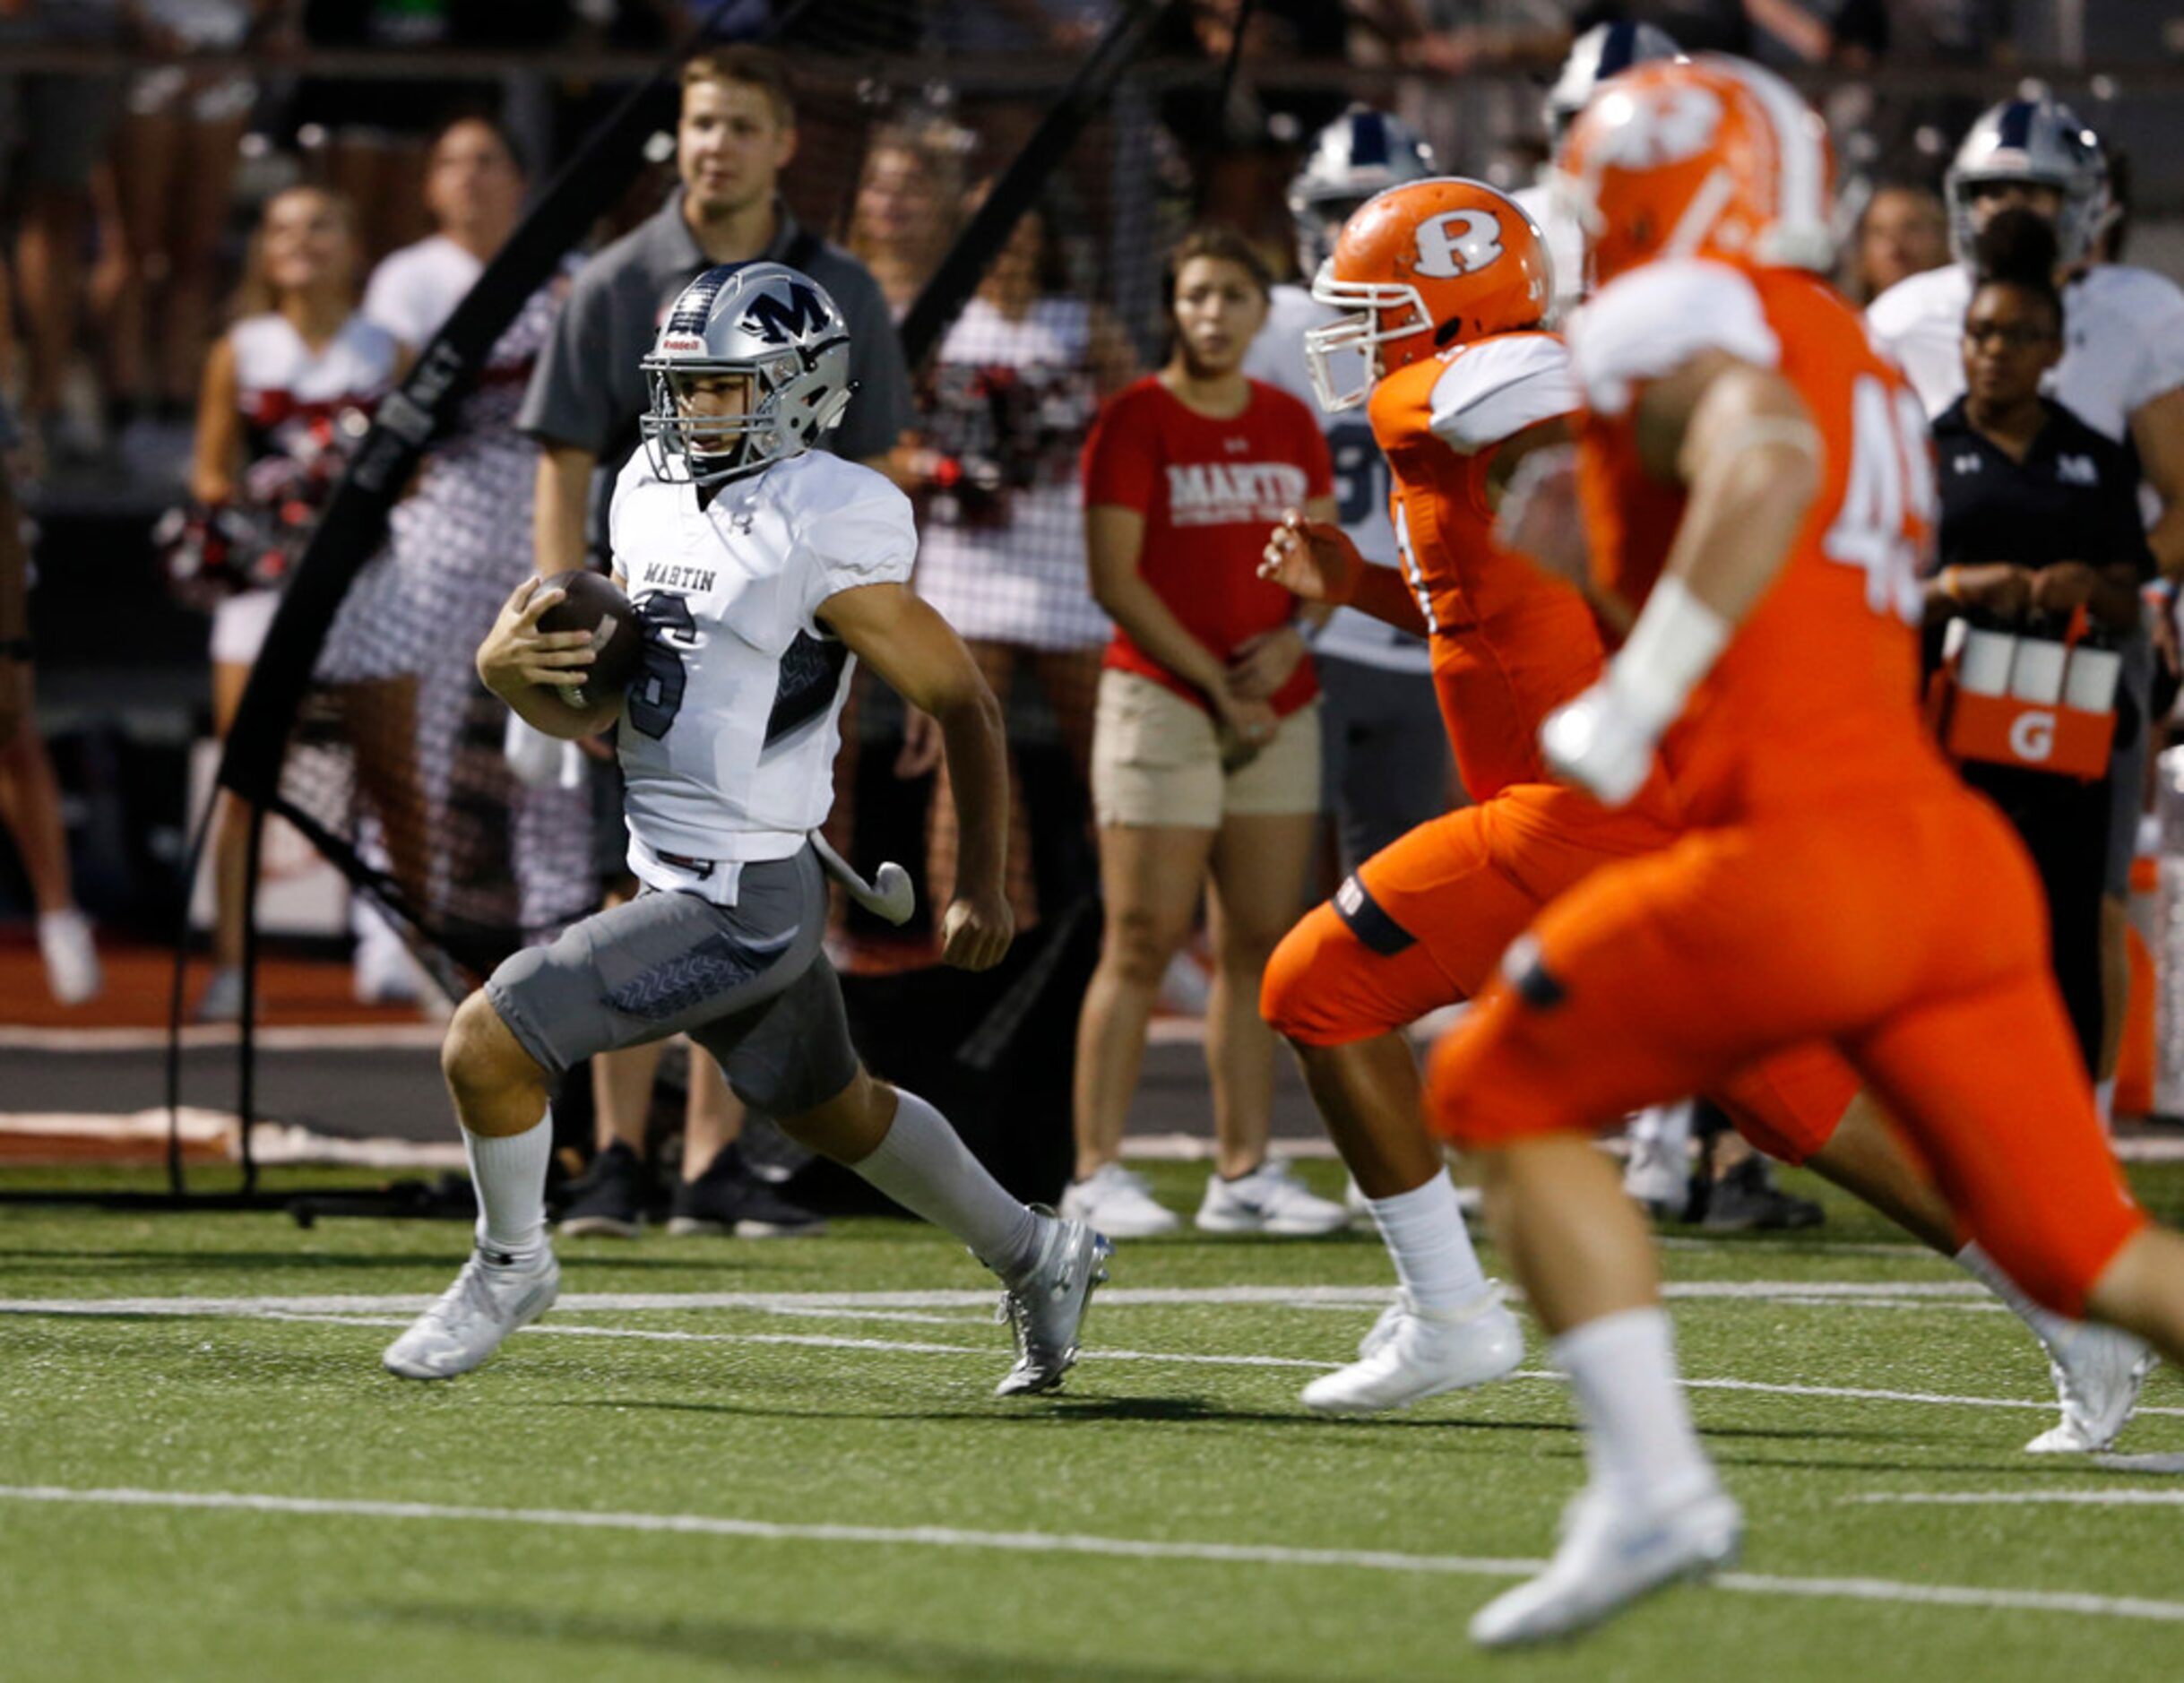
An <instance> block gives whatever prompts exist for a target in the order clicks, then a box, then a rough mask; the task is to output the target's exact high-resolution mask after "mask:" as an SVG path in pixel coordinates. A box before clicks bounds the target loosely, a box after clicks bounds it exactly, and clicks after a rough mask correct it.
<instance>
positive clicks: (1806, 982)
mask: <svg viewBox="0 0 2184 1683" xmlns="http://www.w3.org/2000/svg"><path fill="white" fill-rule="evenodd" d="M2046 947H2047V935H2046V923H2045V913H2044V911H2043V910H2042V902H2041V899H2040V890H2039V885H2038V882H2037V879H2036V878H2035V877H2034V876H2033V867H2032V864H2031V861H2030V860H2029V859H2027V858H2026V857H2025V855H2024V849H2023V847H2022V846H2021V845H2020V844H2019V843H2018V841H2017V840H2016V837H2015V836H2014V835H2013V834H2011V833H2010V832H2009V829H2008V827H2007V824H2004V822H2003V821H2002V819H2001V818H2000V816H1998V815H1997V814H1996V813H1995V812H1994V810H1993V809H1992V808H1991V807H1988V806H1987V805H1986V804H1985V803H1984V802H1982V801H1981V800H1979V799H1978V798H1976V797H1974V796H1973V795H1971V794H1970V793H1969V792H1967V791H1965V790H1962V789H1959V788H1956V787H1954V786H1950V787H1947V788H1944V787H1940V786H1938V785H1937V786H1936V787H1935V788H1934V789H1933V790H1930V791H1929V790H1917V791H1915V792H1914V793H1913V794H1912V797H1911V798H1904V799H1899V800H1894V801H1876V802H1873V803H1870V804H1862V803H1861V804H1857V805H1854V806H1851V807H1836V808H1834V809H1826V808H1816V809H1815V810H1812V811H1809V812H1801V813H1796V814H1792V815H1783V816H1771V817H1766V818H1760V819H1755V820H1753V821H1752V822H1749V823H1747V824H1740V825H1736V826H1731V827H1727V828H1722V829H1715V830H1701V831H1694V832H1691V833H1688V834H1687V835H1685V836H1684V837H1682V838H1681V839H1680V840H1679V841H1676V842H1675V843H1674V844H1673V845H1672V846H1671V847H1670V848H1669V849H1668V850H1665V851H1663V852H1661V853H1656V854H1653V855H1650V856H1648V857H1646V858H1644V859H1631V860H1627V861H1625V862H1622V863H1619V864H1617V865H1614V866H1610V867H1608V868H1605V869H1602V870H1601V871H1598V872H1596V873H1594V874H1593V876H1589V877H1588V878H1587V879H1586V880H1585V881H1584V883H1582V884H1580V885H1577V886H1576V887H1575V888H1574V889H1573V890H1571V892H1570V893H1568V894H1567V895H1565V896H1564V897H1562V898H1561V899H1559V900H1558V901H1557V902H1554V903H1553V904H1552V905H1550V907H1549V908H1548V909H1547V910H1546V911H1544V912H1543V913H1541V916H1540V918H1539V919H1538V920H1537V921H1536V922H1535V923H1534V924H1533V925H1532V928H1531V930H1530V931H1529V932H1527V934H1526V935H1525V936H1524V937H1523V938H1522V939H1520V940H1519V941H1517V942H1516V943H1515V944H1514V945H1512V946H1511V947H1510V949H1509V950H1508V952H1507V953H1506V954H1505V956H1504V959H1503V962H1502V964H1501V967H1500V973H1499V974H1498V977H1497V978H1496V979H1495V980H1494V981H1493V982H1491V983H1490V984H1489V986H1488V987H1487V988H1485V989H1484V990H1483V992H1482V993H1481V994H1480V997H1479V1000H1478V1003H1477V1004H1476V1005H1474V1006H1473V1007H1472V1010H1471V1011H1470V1012H1469V1013H1468V1014H1466V1016H1465V1019H1464V1021H1463V1023H1460V1024H1458V1025H1457V1027H1456V1028H1455V1030H1453V1031H1451V1032H1450V1033H1449V1034H1448V1035H1446V1037H1444V1039H1443V1040H1442V1041H1441V1043H1440V1045H1439V1046H1437V1048H1436V1049H1435V1050H1434V1053H1433V1057H1432V1058H1431V1060H1430V1063H1429V1071H1428V1082H1429V1101H1428V1106H1427V1113H1428V1117H1429V1121H1430V1122H1431V1124H1432V1126H1434V1128H1435V1130H1436V1131H1437V1132H1438V1133H1439V1134H1441V1135H1443V1136H1444V1137H1446V1138H1448V1139H1451V1140H1454V1141H1456V1142H1457V1143H1459V1144H1463V1145H1468V1146H1483V1147H1489V1148H1490V1147H1493V1146H1498V1145H1502V1144H1510V1143H1513V1142H1515V1141H1520V1140H1523V1139H1525V1138H1527V1137H1531V1136H1534V1135H1542V1134H1547V1133H1553V1132H1566V1131H1576V1130H1583V1131H1591V1130H1593V1129H1594V1128H1596V1127H1598V1126H1601V1125H1602V1124H1603V1123H1604V1122H1607V1121H1610V1120H1612V1119H1613V1118H1616V1117H1619V1116H1620V1115H1622V1114H1623V1113H1624V1112H1626V1111H1627V1110H1631V1109H1636V1108H1637V1107H1638V1106H1640V1105H1644V1104H1649V1103H1653V1102H1657V1101H1659V1100H1664V1099H1670V1098H1672V1097H1674V1096H1675V1095H1676V1094H1678V1093H1681V1092H1702V1091H1705V1090H1706V1089H1707V1088H1709V1087H1710V1086H1712V1085H1713V1084H1714V1083H1717V1082H1719V1081H1720V1080H1721V1078H1722V1075H1724V1074H1725V1073H1726V1072H1729V1071H1732V1070H1737V1069H1742V1068H1748V1067H1749V1066H1752V1065H1753V1064H1754V1063H1755V1062H1756V1061H1757V1060H1759V1059H1761V1058H1764V1057H1767V1056H1768V1055H1769V1054H1771V1053H1772V1052H1774V1050H1775V1049H1778V1048H1782V1047H1793V1046H1800V1045H1804V1044H1807V1043H1809V1042H1812V1041H1815V1040H1819V1041H1825V1042H1826V1043H1828V1044H1830V1045H1832V1046H1834V1048H1835V1049H1837V1050H1839V1051H1840V1053H1841V1054H1842V1056H1843V1058H1844V1059H1846V1060H1847V1061H1848V1063H1849V1064H1850V1066H1852V1068H1853V1069H1855V1070H1856V1071H1857V1072H1858V1074H1859V1075H1861V1076H1862V1077H1863V1078H1864V1080H1865V1081H1866V1083H1867V1084H1868V1085H1869V1086H1870V1087H1871V1089H1872V1090H1873V1092H1874V1093H1875V1095H1876V1096H1877V1097H1878V1099H1879V1100H1880V1101H1881V1102H1882V1104H1883V1105H1884V1106H1885V1107H1886V1109H1887V1110H1888V1112H1889V1114H1890V1115H1891V1116H1893V1117H1894V1118H1895V1119H1896V1122H1897V1125H1898V1126H1900V1127H1901V1128H1902V1129H1903V1132H1904V1133H1905V1135H1907V1136H1908V1138H1909V1141H1910V1143H1911V1144H1912V1147H1913V1148H1914V1149H1915V1150H1916V1151H1917V1152H1919V1153H1920V1155H1921V1157H1922V1158H1923V1159H1924V1160H1925V1161H1926V1162H1927V1163H1928V1165H1929V1167H1930V1169H1932V1171H1933V1174H1934V1177H1935V1179H1936V1181H1937V1182H1938V1185H1939V1186H1940V1187H1941V1190H1942V1192H1943V1194H1944V1195H1946V1196H1947V1198H1948V1200H1949V1202H1950V1204H1952V1205H1953V1206H1954V1207H1955V1211H1956V1213H1957V1214H1958V1216H1959V1217H1960V1218H1961V1219H1962V1220H1963V1221H1964V1222H1965V1223H1966V1225H1967V1226H1968V1227H1969V1228H1970V1230H1971V1232H1972V1235H1973V1238H1975V1239H1978V1240H1979V1242H1980V1243H1981V1246H1983V1247H1985V1248H1986V1249H1987V1251H1988V1252H1989V1253H1990V1255H1991V1256H1993V1257H1994V1258H1995V1260H1996V1261H1997V1262H1998V1263H1999V1264H2001V1265H2002V1267H2003V1268H2004V1269H2005V1270H2006V1271H2007V1273H2009V1274H2010V1275H2011V1277H2012V1278H2014V1279H2015V1280H2016V1282H2018V1284H2020V1285H2021V1286H2023V1287H2024V1290H2027V1291H2028V1292H2030V1293H2031V1294H2032V1295H2033V1297H2035V1298H2037V1299H2039V1300H2040V1301H2041V1302H2042V1303H2045V1304H2047V1305H2048V1306H2049V1307H2050V1308H2055V1309H2058V1310H2060V1311H2062V1312H2063V1313H2066V1314H2072V1315H2075V1314H2077V1313H2079V1312H2080V1310H2081V1309H2082V1308H2083V1306H2084V1302H2085V1292H2086V1290H2088V1289H2089V1288H2090V1287H2091V1286H2092V1284H2093V1282H2094V1281H2095V1280H2097V1279H2098V1278H2099V1277H2100V1274H2101V1273H2102V1270H2103V1269H2104V1268H2105V1267H2106V1266H2107V1265H2108V1264H2109V1262H2110V1261H2111V1259H2113V1257H2114V1256H2115V1255H2116V1253H2117V1252H2118V1251H2119V1249H2121V1248H2122V1247H2123V1245H2124V1243H2125V1241H2127V1240H2128V1239H2129V1238H2130V1237H2131V1236H2132V1235H2133V1234H2134V1233H2135V1232H2137V1230H2138V1228H2139V1227H2140V1225H2141V1224H2142V1223H2144V1222H2145V1220H2146V1217H2145V1213H2144V1212H2143V1211H2141V1210H2140V1209H2139V1208H2138V1206H2137V1204H2136V1203H2135V1202H2134V1200H2133V1199H2132V1197H2131V1195H2130V1192H2129V1190H2128V1187H2126V1186H2125V1184H2124V1181H2123V1178H2122V1174H2121V1171H2120V1170H2119V1169H2118V1167H2117V1164H2116V1161H2115V1158H2114V1156H2113V1155H2112V1153H2111V1152H2110V1151H2109V1148H2108V1143H2107V1141H2106V1139H2105V1138H2104V1137H2103V1135H2102V1131H2101V1125H2100V1120H2099V1118H2098V1117H2097V1116H2096V1115H2095V1113H2094V1110H2093V1097H2092V1094H2091V1092H2090V1091H2089V1090H2088V1088H2087V1086H2086V1083H2085V1075H2084V1071H2083V1066H2082V1065H2081V1064H2080V1063H2079V1061H2078V1059H2077V1056H2076V1049H2075V1042H2074V1041H2073V1040H2072V1038H2071V1031H2070V1024H2069V1021H2068V1019H2067V1016H2066V1015H2065V1014H2064V1011H2063V1005H2062V1000H2061V998H2060V997H2059V995H2058V993H2057V992H2056V988H2055V983H2054V981H2053V980H2052V978H2051V976H2050V971H2049V968H2048V962H2047V952H2046Z"/></svg>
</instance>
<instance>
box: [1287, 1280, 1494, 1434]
mask: <svg viewBox="0 0 2184 1683" xmlns="http://www.w3.org/2000/svg"><path fill="white" fill-rule="evenodd" d="M1358 1355H1359V1358H1360V1359H1358V1360H1356V1361H1353V1362H1351V1364H1350V1366H1349V1367H1347V1368H1338V1369H1337V1370H1336V1371H1334V1373H1330V1374H1325V1375H1323V1376H1322V1377H1319V1378H1317V1379H1315V1380H1313V1381H1312V1383H1311V1384H1310V1385H1307V1386H1305V1388H1304V1405H1305V1407H1307V1408H1308V1409H1310V1410H1311V1411H1313V1412H1314V1413H1316V1414H1377V1413H1379V1412H1380V1411H1382V1410H1383V1409H1399V1408H1403V1407H1405V1406H1407V1405H1408V1404H1410V1403H1417V1402H1421V1401H1423V1400H1424V1399H1425V1398H1427V1397H1429V1396H1438V1395H1440V1394H1441V1393H1442V1392H1444V1391H1462V1390H1465V1389H1467V1388H1469V1387H1470V1386H1472V1385H1485V1384H1487V1383H1488V1382H1489V1381H1490V1380H1494V1379H1498V1378H1500V1377H1502V1376H1503V1375H1504V1374H1506V1373H1508V1372H1510V1371H1512V1370H1513V1369H1514V1368H1515V1367H1516V1364H1517V1363H1518V1362H1520V1361H1522V1360H1524V1331H1523V1329H1522V1328H1521V1327H1519V1326H1518V1325H1517V1324H1516V1316H1514V1315H1512V1314H1510V1313H1509V1311H1508V1310H1507V1309H1506V1308H1503V1307H1502V1301H1501V1293H1500V1291H1499V1290H1498V1289H1497V1288H1496V1286H1495V1285H1494V1284H1493V1283H1492V1282H1489V1284H1488V1286H1487V1289H1486V1290H1484V1291H1482V1292H1480V1295H1479V1296H1478V1297H1477V1298H1476V1299H1473V1300H1472V1302H1470V1303H1467V1304H1465V1305H1464V1306H1463V1308H1455V1309H1421V1308H1416V1307H1415V1306H1414V1305H1413V1304H1412V1303H1411V1299H1410V1294H1409V1293H1407V1292H1400V1293H1398V1294H1397V1296H1396V1299H1395V1301H1394V1303H1393V1304H1392V1305H1390V1306H1389V1308H1387V1309H1386V1310H1385V1311H1384V1312H1383V1313H1382V1315H1381V1316H1380V1318H1379V1320H1377V1321H1376V1322H1375V1323H1374V1324H1373V1330H1372V1331H1371V1332H1369V1333H1366V1335H1365V1338H1364V1342H1361V1343H1360V1344H1359V1346H1358Z"/></svg>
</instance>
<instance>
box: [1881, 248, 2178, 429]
mask: <svg viewBox="0 0 2184 1683" xmlns="http://www.w3.org/2000/svg"><path fill="white" fill-rule="evenodd" d="M1971 306H1972V271H1971V270H1970V269H1969V268H1967V267H1965V266H1964V264H1962V263H1947V264H1945V265H1944V266H1943V267H1941V268H1939V269H1929V270H1928V271H1927V272H1925V273H1924V274H1915V275H1912V277H1911V278H1910V279H1909V280H1899V281H1897V282H1896V284H1895V285H1894V286H1892V287H1890V288H1889V289H1887V291H1886V292H1884V293H1882V294H1881V295H1880V297H1878V298H1875V299H1874V300H1873V302H1872V303H1871V304H1870V305H1869V306H1868V307H1867V309H1866V321H1867V323H1868V324H1869V325H1870V326H1871V328H1872V330H1873V336H1874V337H1875V338H1876V339H1877V340H1878V341H1879V342H1880V345H1881V348H1882V349H1883V350H1886V351H1887V352H1888V354H1889V355H1890V356H1892V357H1894V358H1895V359H1896V361H1897V362H1899V363H1901V364H1902V365H1903V372H1904V373H1905V374H1906V375H1909V376H1910V379H1911V384H1912V387H1913V388H1914V389H1915V390H1916V391H1917V392H1918V393H1919V401H1921V403H1923V404H1925V405H1926V412H1927V415H1928V416H1929V418H1931V417H1933V416H1936V415H1938V414H1940V413H1941V411H1942V410H1945V409H1947V408H1948V406H1949V405H1950V404H1952V403H1954V402H1955V401H1956V400H1957V399H1958V398H1960V397H1962V396H1963V395H1964V312H1965V311H1966V310H1968V309H1969V308H1971ZM2063 312H2064V323H2063V340H2064V343H2063V359H2062V360H2061V361H2060V362H2059V363H2058V364H2057V365H2056V367H2055V371H2054V372H2053V373H2052V374H2050V375H2049V376H2048V379H2047V383H2046V385H2045V387H2044V388H2043V389H2044V390H2045V391H2046V393H2047V394H2048V395H2049V396H2050V397H2051V398H2053V399H2054V400H2055V401H2057V402H2059V403H2060V404H2061V405H2062V406H2063V407H2064V408H2065V409H2067V410H2070V411H2071V412H2072V413H2073V414H2075V415H2076V417H2077V418H2078V419H2080V420H2082V421H2084V422H2085V424H2086V425H2087V426H2088V427H2092V428H2093V430H2094V431H2095V432H2098V433H2102V434H2105V435H2106V436H2108V437H2111V438H2113V439H2114V440H2115V441H2116V442H2117V443H2119V444H2123V443H2125V442H2127V441H2128V435H2129V433H2130V427H2131V415H2132V413H2133V411H2135V410H2137V409H2139V408H2141V407H2142V406H2143V405H2145V403H2146V402H2148V401H2150V400H2152V399H2154V398H2157V397H2159V396H2161V395H2162V393H2164V392H2169V391H2173V390H2174V389H2175V388H2176V387H2178V386H2180V385H2184V291H2180V290H2179V289H2177V287H2176V285H2175V283H2174V282H2173V281H2171V280H2166V279H2164V278H2163V277H2162V276H2160V275H2157V274H2155V273H2154V272H2153V271H2152V270H2150V269H2136V268H2133V267H2131V266H2130V265H2128V264H2127V263H2096V264H2095V265H2094V266H2093V268H2092V269H2090V270H2088V271H2087V272H2085V275H2084V276H2082V277H2081V278H2080V279H2078V280H2074V281H2072V282H2071V283H2070V284H2069V286H2068V287H2067V288H2065V289H2064V291H2063Z"/></svg>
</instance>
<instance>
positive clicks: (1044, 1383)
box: [994, 1212, 1115, 1396]
mask: <svg viewBox="0 0 2184 1683" xmlns="http://www.w3.org/2000/svg"><path fill="white" fill-rule="evenodd" d="M1040 1225H1041V1226H1043V1227H1044V1228H1045V1230H1046V1231H1045V1232H1044V1233H1043V1234H1041V1235H1040V1248H1039V1260H1038V1261H1037V1262H1035V1263H1033V1264H1032V1270H1031V1272H1030V1273H1027V1274H1026V1275H1025V1276H1024V1277H1023V1279H1021V1280H1019V1281H1017V1282H1015V1283H1014V1285H1012V1286H1010V1287H1009V1289H1008V1290H1006V1291H1005V1292H1003V1293H1002V1294H1001V1313H1000V1316H999V1318H1000V1319H1002V1320H1005V1321H1006V1322H1007V1323H1008V1325H1009V1331H1010V1332H1011V1333H1014V1336H1015V1340H1016V1363H1015V1366H1014V1367H1013V1368H1010V1369H1009V1370H1008V1372H1007V1373H1006V1374H1005V1375H1004V1376H1003V1377H1002V1379H1001V1383H1000V1384H999V1385H996V1386H994V1394H995V1395H996V1396H1027V1395H1031V1394H1034V1393H1036V1392H1040V1391H1051V1390H1053V1389H1054V1387H1055V1386H1057V1385H1059V1384H1061V1382H1062V1376H1063V1375H1064V1374H1066V1373H1067V1372H1068V1371H1069V1369H1070V1368H1073V1367H1075V1365H1076V1359H1077V1328H1078V1327H1079V1326H1081V1325H1083V1321H1084V1308H1085V1306H1086V1305H1087V1304H1089V1303H1090V1302H1091V1301H1092V1291H1093V1290H1094V1289H1095V1288H1097V1287H1098V1286H1100V1285H1101V1283H1102V1282H1105V1280H1106V1279H1107V1259H1108V1258H1109V1256H1113V1255H1114V1254H1115V1248H1114V1247H1113V1246H1111V1245H1109V1243H1108V1242H1107V1240H1106V1239H1104V1238H1103V1237H1102V1236H1101V1235H1100V1234H1098V1233H1095V1232H1094V1231H1093V1230H1092V1229H1091V1228H1089V1227H1087V1226H1085V1225H1084V1223H1083V1222H1082V1221H1068V1220H1066V1219H1063V1218H1059V1217H1056V1216H1051V1215H1045V1214H1044V1213H1043V1212H1042V1215H1041V1222H1040Z"/></svg>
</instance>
